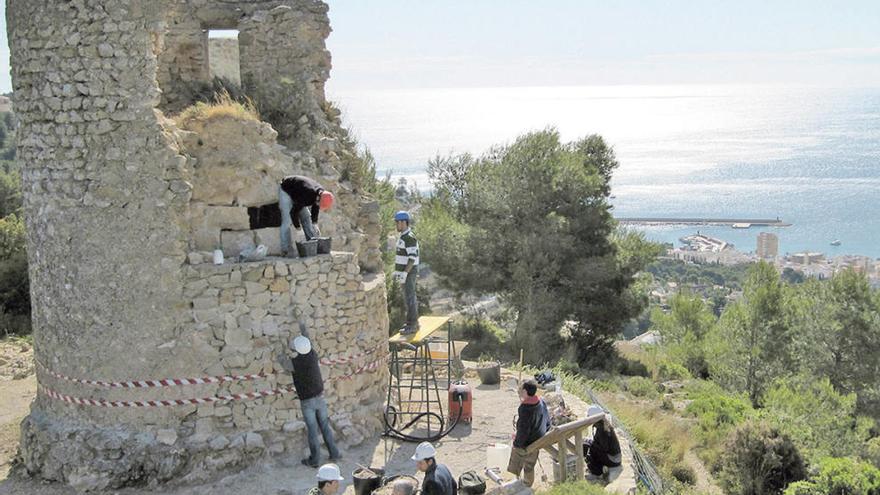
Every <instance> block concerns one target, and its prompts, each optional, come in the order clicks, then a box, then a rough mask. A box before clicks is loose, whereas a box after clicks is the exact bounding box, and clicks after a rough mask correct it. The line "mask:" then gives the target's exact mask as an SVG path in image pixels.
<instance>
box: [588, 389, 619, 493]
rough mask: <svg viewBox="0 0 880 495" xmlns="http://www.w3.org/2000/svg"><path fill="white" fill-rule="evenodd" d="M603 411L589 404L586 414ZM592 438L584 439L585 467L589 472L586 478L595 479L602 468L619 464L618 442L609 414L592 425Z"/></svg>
mask: <svg viewBox="0 0 880 495" xmlns="http://www.w3.org/2000/svg"><path fill="white" fill-rule="evenodd" d="M602 412H604V411H603V410H602V408H600V407H598V406H590V409H589V410H588V411H587V416H592V415H594V414H599V413H602ZM593 428H594V430H593V438H592V439H588V440H587V441H586V446H585V450H586V457H587V469H588V470H589V471H590V473H589V474H588V475H587V479H591V480H596V479H599V477H601V476H602V474H603V473H604V468H606V467H608V468H612V467H617V466H620V461H621V455H620V442H619V441H618V440H617V434H616V433H615V432H614V424H613V422H612V419H611V415H609V414H607V413H606V414H605V418H604V419H603V420H602V421H599V422H598V423H596V424H595V425H594V426H593Z"/></svg>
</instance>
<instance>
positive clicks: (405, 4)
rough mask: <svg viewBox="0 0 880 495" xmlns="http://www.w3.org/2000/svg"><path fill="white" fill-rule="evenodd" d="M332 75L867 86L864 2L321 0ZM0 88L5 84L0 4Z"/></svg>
mask: <svg viewBox="0 0 880 495" xmlns="http://www.w3.org/2000/svg"><path fill="white" fill-rule="evenodd" d="M329 3H330V20H331V23H332V26H333V34H331V35H330V39H329V41H328V44H329V48H330V50H331V51H332V52H333V72H332V79H331V83H330V84H331V87H332V88H339V89H349V88H399V87H461V86H543V85H581V84H585V85H588V84H669V83H726V84H731V83H733V84H738V83H799V84H818V85H855V86H880V1H877V0H843V1H840V2H828V1H827V0H797V1H795V0H736V1H730V0H639V1H634V0H630V1H608V0H540V1H538V0H431V1H428V0H370V1H357V0H330V1H329ZM3 10H4V12H3V15H2V16H0V19H2V20H0V23H2V24H3V29H2V40H0V91H2V92H5V91H9V89H10V86H11V85H10V81H9V75H8V74H9V50H8V47H7V43H6V25H5V18H6V17H5V3H4V5H3Z"/></svg>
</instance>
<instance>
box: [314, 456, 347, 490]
mask: <svg viewBox="0 0 880 495" xmlns="http://www.w3.org/2000/svg"><path fill="white" fill-rule="evenodd" d="M317 478H318V486H315V487H312V489H311V490H309V493H308V495H336V494H337V493H339V482H340V481H342V480H344V479H345V478H343V477H342V475H341V474H339V466H337V465H336V464H324V465H323V466H321V468H320V469H318V476H317Z"/></svg>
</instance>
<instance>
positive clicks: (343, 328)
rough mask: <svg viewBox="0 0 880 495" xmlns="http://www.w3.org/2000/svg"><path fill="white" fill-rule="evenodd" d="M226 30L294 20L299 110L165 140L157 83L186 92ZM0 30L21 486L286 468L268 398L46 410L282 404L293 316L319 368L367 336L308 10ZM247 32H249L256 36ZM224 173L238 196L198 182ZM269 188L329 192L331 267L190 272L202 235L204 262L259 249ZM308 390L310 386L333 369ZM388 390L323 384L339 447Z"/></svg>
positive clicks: (294, 264)
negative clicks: (16, 240)
mask: <svg viewBox="0 0 880 495" xmlns="http://www.w3.org/2000/svg"><path fill="white" fill-rule="evenodd" d="M261 8H265V9H267V10H260V9H261ZM236 9H239V10H236ZM242 18H246V20H247V19H250V20H249V21H248V22H251V23H255V24H254V25H256V24H257V23H259V22H264V23H265V22H269V23H271V22H275V21H274V20H277V21H279V22H280V21H281V20H284V22H292V21H291V20H292V19H295V18H299V19H300V22H303V23H305V27H302V28H301V30H299V31H298V32H299V33H310V34H308V37H309V39H310V40H311V41H310V43H309V44H307V45H304V48H303V49H308V50H317V53H316V54H314V55H309V54H303V53H295V54H293V55H292V56H296V57H300V58H301V59H302V60H306V59H309V58H310V57H312V56H313V57H314V60H316V62H315V63H316V64H317V65H316V67H323V66H322V65H321V64H322V63H323V62H321V61H324V60H326V61H327V64H328V65H327V67H326V68H320V69H318V70H317V72H315V71H311V70H305V69H304V75H303V78H301V79H300V80H305V81H310V83H309V84H308V85H306V86H305V87H306V92H307V94H308V95H309V96H308V98H307V100H308V101H309V102H311V104H310V105H309V106H304V107H302V108H299V109H296V111H295V112H294V113H293V114H291V115H282V116H276V120H275V122H273V125H272V126H270V125H268V124H265V123H260V122H254V121H235V120H232V121H230V120H225V121H224V120H220V121H218V122H216V123H212V124H211V125H207V126H204V127H202V128H199V129H195V130H182V129H178V128H177V127H176V126H175V125H174V123H173V122H172V121H171V120H168V119H167V118H165V116H164V114H163V112H162V109H164V110H169V109H170V105H171V101H172V99H169V97H170V96H174V95H176V96H175V97H180V96H181V95H183V93H182V92H176V90H175V88H179V87H180V86H176V85H175V84H176V82H175V81H177V82H179V81H182V80H186V79H187V78H190V79H193V80H195V79H198V78H202V77H204V74H203V72H201V71H202V68H200V67H202V65H200V64H203V60H202V59H201V57H202V56H203V53H204V48H205V46H206V42H205V41H204V40H203V38H200V36H202V35H203V34H204V33H203V32H202V31H201V30H202V29H206V28H226V29H229V28H233V29H234V28H235V27H236V25H237V23H239V21H240V20H241V19H242ZM260 19H262V21H259V20H260ZM315 23H318V24H320V26H319V27H318V28H315V26H316V24H315ZM232 24H235V25H232ZM286 25H287V24H286ZM7 26H8V31H9V40H10V48H11V55H12V76H13V87H14V100H15V106H16V112H17V115H18V117H19V119H20V126H21V127H20V131H19V132H18V134H17V135H18V140H19V141H18V156H19V159H20V162H21V164H22V183H23V196H24V211H25V219H26V224H27V232H28V254H29V262H30V277H31V300H32V306H33V326H34V342H35V357H36V359H37V361H38V362H39V363H41V366H40V367H39V371H38V382H39V391H38V395H37V398H36V400H35V401H34V403H33V405H32V407H31V413H30V415H29V416H28V417H27V418H26V419H25V421H24V422H23V424H22V442H21V452H20V454H21V459H22V461H23V463H22V465H23V467H24V468H25V469H26V470H27V471H28V472H29V473H32V474H34V475H38V476H40V477H42V478H43V479H48V480H58V481H64V482H67V483H70V484H72V485H74V486H76V487H77V488H80V489H91V488H105V487H118V486H122V485H126V484H132V483H142V482H153V481H168V480H198V479H200V478H202V477H204V476H207V475H208V473H210V472H212V471H215V470H218V469H224V470H228V469H229V468H234V467H242V466H246V465H248V464H249V463H250V462H252V461H253V460H254V459H257V458H259V457H260V456H263V455H267V453H270V452H274V453H278V452H290V453H292V454H294V455H296V454H298V453H299V451H300V450H302V449H303V448H305V439H304V433H303V431H302V425H301V423H299V416H298V414H299V413H298V407H297V406H296V404H295V402H294V401H293V400H292V399H291V398H290V397H285V396H283V395H282V396H277V397H267V398H262V399H257V400H254V401H250V402H239V401H233V402H229V403H217V404H215V405H214V406H213V407H212V406H199V407H196V406H194V405H184V406H171V407H151V408H106V407H98V406H86V405H73V404H68V403H65V402H62V401H59V400H57V399H56V398H52V397H50V396H49V395H48V392H49V391H54V392H58V393H62V394H68V395H70V396H74V397H85V398H90V399H95V400H152V399H183V398H195V397H207V396H212V395H213V394H223V393H226V392H233V393H235V392H237V391H247V390H265V389H266V388H271V387H278V386H285V384H286V383H287V381H289V376H287V375H285V374H284V373H280V374H279V373H276V370H275V368H274V364H273V358H274V356H276V355H277V354H278V353H280V352H283V350H284V345H285V340H286V339H287V338H289V337H290V336H291V335H293V333H292V332H296V330H295V329H294V327H293V325H292V323H293V321H294V319H295V318H297V317H299V316H302V317H303V318H304V319H305V320H306V322H307V323H309V324H310V325H312V327H313V331H314V332H315V334H316V336H317V338H316V348H318V349H319V350H321V351H323V352H324V353H326V354H329V355H336V354H344V353H346V352H347V351H348V353H357V352H361V351H364V350H365V349H368V348H370V347H372V346H373V345H374V344H375V343H376V342H381V341H382V340H383V339H384V338H386V337H387V326H388V322H387V317H386V313H385V292H384V281H383V276H382V275H381V273H379V274H377V275H370V274H369V273H368V272H369V271H370V270H374V271H375V270H378V269H379V267H380V265H379V254H378V243H379V240H378V237H377V235H376V233H378V228H377V226H378V217H377V214H378V207H377V205H376V203H375V201H374V200H372V199H371V198H369V197H368V196H366V195H363V194H362V193H360V192H357V191H355V190H354V188H353V187H352V186H351V185H349V184H347V183H346V182H345V181H341V180H340V173H339V164H340V157H343V156H345V154H346V153H352V152H353V150H351V149H349V148H347V147H346V145H344V144H343V141H341V140H340V139H339V138H338V135H337V134H335V132H336V130H337V128H338V126H337V124H338V122H337V120H335V119H337V118H338V116H332V117H331V116H329V114H327V113H326V112H325V111H324V109H323V108H320V107H321V105H320V102H321V101H322V100H323V80H325V79H326V74H325V72H326V70H328V69H329V55H328V54H326V50H325V49H324V48H323V40H324V38H325V37H326V34H327V33H328V32H329V25H328V24H327V20H326V5H324V4H323V3H321V2H317V1H313V0H290V1H283V2H282V1H279V2H239V3H234V2H227V1H222V2H221V1H208V0H192V1H191V2H190V1H182V0H181V1H172V0H167V1H161V2H160V1H157V2H142V1H136V0H100V1H99V0H72V1H69V2H57V1H52V0H9V2H8V3H7ZM196 26H197V29H196ZM260 26H261V27H259V28H257V27H254V28H253V29H250V32H255V30H261V31H260V32H264V31H265V32H269V31H273V28H271V27H267V26H266V25H265V24H260ZM273 32H275V33H276V34H280V32H279V31H278V30H274V31H273ZM304 36H305V35H304ZM184 39H186V40H189V41H187V42H186V43H183V42H182V41H181V40H184ZM199 40H202V41H199ZM190 42H191V43H190ZM242 64H243V65H245V62H244V61H242ZM300 67H303V66H300ZM315 74H319V75H321V74H323V75H321V76H320V77H323V79H321V78H320V77H319V78H318V79H315ZM264 76H265V77H267V78H269V79H271V77H272V75H271V74H268V73H267V74H264ZM271 84H274V83H271ZM318 86H320V88H319V87H318ZM258 89H259V88H254V90H255V91H256V90H258ZM319 89H320V91H319ZM177 101H178V103H182V102H183V101H182V100H180V99H178V100H177ZM291 126H292V127H291ZM276 127H281V128H284V129H288V130H290V129H294V130H295V133H294V134H295V138H287V137H285V138H283V139H279V138H278V135H279V134H278V133H277V132H276V130H275V128H276ZM285 132H288V131H285ZM229 136H237V138H236V139H231V138H228V137H229ZM334 136H337V137H334ZM279 142H280V144H279ZM233 147H234V148H236V149H235V150H233V149H232V148H233ZM224 171H225V172H228V173H230V174H231V175H228V176H227V178H228V177H232V176H235V177H239V179H240V180H238V182H235V183H234V187H232V186H230V185H229V183H227V182H212V181H211V178H212V177H214V176H213V175H211V174H212V173H213V174H219V173H221V172H224ZM289 172H300V173H308V174H309V175H313V176H315V177H316V178H318V179H319V180H320V181H321V182H322V183H324V185H325V186H326V187H328V189H331V190H333V191H334V192H335V193H337V196H338V198H339V201H338V203H339V205H338V206H339V207H338V208H336V209H335V211H334V212H333V213H332V214H331V215H327V216H326V218H325V217H324V216H322V219H321V225H322V227H324V226H325V220H326V227H327V229H326V232H327V233H331V234H332V235H334V237H335V239H334V247H335V248H341V249H344V250H347V251H349V252H348V253H335V254H333V255H323V256H319V257H317V258H313V259H305V260H299V259H292V260H281V259H270V260H267V261H264V262H262V263H258V264H227V265H222V266H218V267H215V266H214V265H210V264H206V263H204V261H206V259H205V257H204V255H203V251H202V250H203V249H204V248H205V247H206V246H207V245H209V244H210V243H211V242H212V241H213V240H215V238H213V237H210V236H214V235H215V234H218V233H219V235H220V241H221V243H222V242H223V233H224V232H239V233H243V234H242V235H251V236H252V238H253V239H254V241H255V242H256V241H257V240H258V238H257V237H256V236H257V235H258V233H257V232H251V233H249V234H247V233H246V232H249V225H245V222H244V218H243V216H242V211H243V210H242V208H245V209H246V208H247V207H248V206H252V205H265V204H270V203H269V202H271V201H275V199H274V194H275V193H273V190H275V191H277V189H275V188H277V182H273V181H275V180H276V179H277V177H278V176H279V175H280V174H286V173H289ZM218 191H219V192H218ZM270 196H273V197H270ZM275 230H276V231H277V229H275ZM264 234H266V235H269V234H271V232H268V231H267V232H264ZM227 235H229V234H227ZM204 236H208V237H204ZM205 239H209V240H205ZM337 239H338V241H339V242H338V243H337V242H336V240H337ZM224 247H226V246H224ZM229 252H230V254H233V251H232V250H231V248H230V251H229ZM361 270H364V273H361ZM46 369H49V370H52V371H55V372H58V373H63V374H65V375H68V376H72V377H77V378H85V379H97V380H107V381H122V380H143V379H160V378H174V377H199V376H204V375H206V374H225V373H235V372H242V371H248V370H258V371H263V372H265V373H266V375H267V378H265V379H261V380H255V381H248V382H242V383H238V384H227V385H222V386H218V385H200V386H184V387H167V388H150V389H105V388H96V387H94V386H90V385H80V384H75V383H71V382H67V381H64V380H59V379H56V378H54V377H53V376H52V375H50V374H49V373H47V371H46ZM325 371H326V376H325V378H328V379H329V378H332V377H333V376H334V375H336V374H339V373H345V372H346V370H345V368H339V369H337V368H333V369H326V370H325ZM386 380H387V374H386V372H384V371H382V372H375V373H368V374H363V375H359V376H358V377H357V378H355V379H353V380H346V381H338V382H337V381H332V382H328V387H327V394H328V398H329V401H330V403H331V411H332V413H333V422H334V427H335V429H336V430H337V432H338V433H339V434H340V436H341V438H342V440H343V442H344V443H347V444H355V443H358V442H359V441H361V440H362V439H363V438H364V437H365V436H367V435H371V434H375V433H377V432H378V431H379V430H380V428H381V425H380V424H379V422H380V418H381V415H380V414H381V396H382V393H381V390H382V389H383V387H384V386H385V381H386ZM354 397H357V400H352V398H354ZM340 398H344V399H345V400H339V399H340Z"/></svg>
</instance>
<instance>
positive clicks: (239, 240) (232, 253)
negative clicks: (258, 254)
mask: <svg viewBox="0 0 880 495" xmlns="http://www.w3.org/2000/svg"><path fill="white" fill-rule="evenodd" d="M220 244H221V245H222V246H223V256H228V257H231V258H237V257H238V255H239V254H241V252H242V251H244V250H245V249H249V248H253V247H254V246H255V244H254V232H253V231H251V230H244V231H238V230H224V231H222V232H220Z"/></svg>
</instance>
